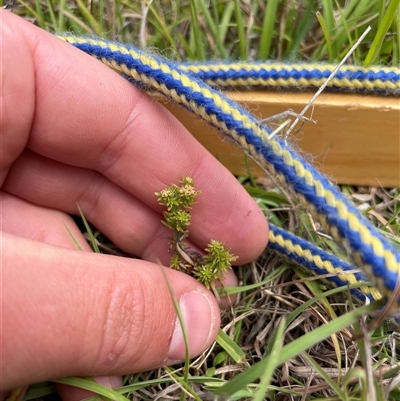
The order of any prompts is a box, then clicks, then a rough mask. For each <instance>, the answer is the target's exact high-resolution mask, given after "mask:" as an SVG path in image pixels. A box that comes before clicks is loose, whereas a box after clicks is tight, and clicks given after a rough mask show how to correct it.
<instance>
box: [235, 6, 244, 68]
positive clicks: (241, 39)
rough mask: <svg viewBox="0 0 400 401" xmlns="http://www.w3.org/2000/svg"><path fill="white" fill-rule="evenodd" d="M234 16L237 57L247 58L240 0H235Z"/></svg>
mask: <svg viewBox="0 0 400 401" xmlns="http://www.w3.org/2000/svg"><path fill="white" fill-rule="evenodd" d="M234 4H235V18H236V29H237V33H238V38H239V57H240V58H241V59H242V60H246V59H247V41H246V35H245V32H244V23H243V12H242V8H241V7H240V0H235V2H234Z"/></svg>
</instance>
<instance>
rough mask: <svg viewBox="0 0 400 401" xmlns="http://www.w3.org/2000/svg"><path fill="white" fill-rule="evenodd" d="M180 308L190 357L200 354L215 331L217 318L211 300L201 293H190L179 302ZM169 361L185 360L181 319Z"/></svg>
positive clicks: (172, 342)
mask: <svg viewBox="0 0 400 401" xmlns="http://www.w3.org/2000/svg"><path fill="white" fill-rule="evenodd" d="M179 308H180V311H181V314H182V317H183V321H184V324H185V328H186V332H187V336H188V341H189V354H190V357H193V356H196V355H198V354H200V353H201V352H202V351H203V349H204V347H205V345H206V344H207V342H208V340H209V337H210V335H211V333H213V331H214V325H215V316H214V312H213V311H214V309H213V308H212V306H211V303H210V300H209V299H208V298H207V297H206V296H204V295H202V294H201V293H199V292H188V293H186V294H184V295H183V296H182V297H181V299H180V300H179ZM168 359H169V360H183V359H185V341H184V337H183V332H182V327H181V325H180V322H179V319H178V318H176V321H175V328H174V333H173V334H172V339H171V343H170V346H169V352H168Z"/></svg>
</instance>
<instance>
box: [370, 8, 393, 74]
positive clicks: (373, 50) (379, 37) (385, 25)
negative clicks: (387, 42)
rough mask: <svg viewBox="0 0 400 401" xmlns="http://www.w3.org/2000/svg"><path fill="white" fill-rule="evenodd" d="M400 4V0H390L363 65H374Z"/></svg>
mask: <svg viewBox="0 0 400 401" xmlns="http://www.w3.org/2000/svg"><path fill="white" fill-rule="evenodd" d="M399 6H400V0H390V3H389V5H388V7H387V9H386V13H385V15H384V17H383V19H382V23H381V24H380V25H379V28H378V31H377V32H376V35H375V38H374V40H373V41H372V44H371V47H370V49H369V51H368V54H367V57H365V60H364V63H363V66H364V67H368V66H370V65H372V64H373V63H374V62H375V61H376V59H377V58H378V57H379V52H380V50H381V47H382V43H383V41H384V39H385V36H386V34H387V31H388V30H389V28H390V25H391V24H392V22H393V19H394V17H395V15H396V14H397V13H398V8H399Z"/></svg>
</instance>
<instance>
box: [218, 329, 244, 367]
mask: <svg viewBox="0 0 400 401" xmlns="http://www.w3.org/2000/svg"><path fill="white" fill-rule="evenodd" d="M216 341H217V343H218V344H219V345H220V346H221V347H222V348H223V349H224V350H225V351H226V352H227V353H228V355H229V356H230V357H231V358H232V359H233V360H234V361H235V362H236V363H243V362H245V361H246V354H245V353H244V352H243V351H242V349H241V348H240V347H239V345H237V344H236V343H235V342H234V341H233V340H232V339H231V338H230V337H229V336H228V334H226V333H225V332H224V331H223V330H219V332H218V336H217V340H216Z"/></svg>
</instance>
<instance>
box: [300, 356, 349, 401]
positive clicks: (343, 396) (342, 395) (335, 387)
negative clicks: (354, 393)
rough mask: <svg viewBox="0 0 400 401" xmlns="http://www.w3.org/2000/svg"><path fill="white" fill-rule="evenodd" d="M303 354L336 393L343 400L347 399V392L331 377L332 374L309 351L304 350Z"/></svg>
mask: <svg viewBox="0 0 400 401" xmlns="http://www.w3.org/2000/svg"><path fill="white" fill-rule="evenodd" d="M303 356H304V357H305V358H306V359H307V361H308V363H309V364H310V365H311V366H312V367H313V368H314V369H315V371H316V372H317V373H319V375H320V376H321V377H322V379H323V380H325V382H326V383H328V384H329V386H330V388H331V389H332V390H333V391H334V392H335V395H337V396H338V397H340V399H341V400H342V401H346V400H347V396H346V394H345V393H344V392H343V391H342V390H341V388H340V387H339V386H338V384H337V383H335V381H334V380H332V379H331V378H330V376H329V375H328V374H327V373H326V372H325V370H324V369H322V367H321V366H320V365H319V364H318V363H317V362H316V361H315V359H314V358H312V357H311V356H310V355H308V354H307V352H303Z"/></svg>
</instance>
